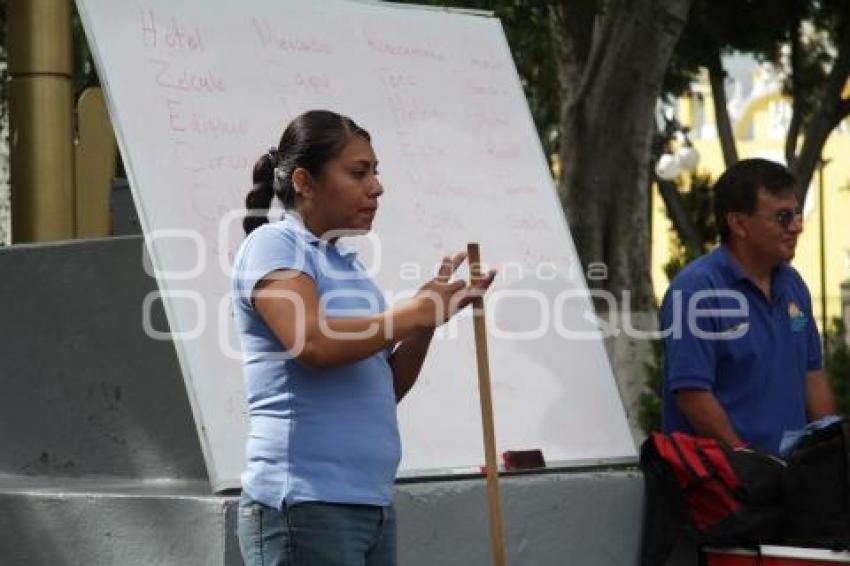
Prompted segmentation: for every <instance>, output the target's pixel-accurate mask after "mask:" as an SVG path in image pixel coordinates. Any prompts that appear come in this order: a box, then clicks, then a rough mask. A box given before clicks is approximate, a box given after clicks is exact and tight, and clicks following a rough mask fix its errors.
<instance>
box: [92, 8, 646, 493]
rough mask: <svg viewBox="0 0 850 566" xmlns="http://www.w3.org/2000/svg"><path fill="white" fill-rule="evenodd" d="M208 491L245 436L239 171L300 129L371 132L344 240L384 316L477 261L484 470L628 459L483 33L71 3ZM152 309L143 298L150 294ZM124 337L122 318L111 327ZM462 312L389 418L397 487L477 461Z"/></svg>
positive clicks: (530, 150) (384, 19) (569, 264)
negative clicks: (368, 168) (363, 223)
mask: <svg viewBox="0 0 850 566" xmlns="http://www.w3.org/2000/svg"><path fill="white" fill-rule="evenodd" d="M77 5H78V7H79V11H80V13H81V16H82V19H83V23H84V26H85V29H86V33H87V36H88V39H89V43H90V45H91V47H92V51H93V53H94V57H95V61H96V64H97V68H98V71H99V74H100V78H101V81H102V83H103V85H104V87H105V91H106V94H107V99H108V102H109V108H110V114H111V117H112V122H113V125H114V126H115V129H116V133H117V136H118V140H119V145H120V147H121V152H122V156H123V159H124V162H125V166H126V169H127V172H128V177H129V180H130V184H131V187H132V191H133V195H134V199H135V202H136V206H137V208H138V211H139V215H140V218H141V220H142V225H143V228H144V230H145V234H146V242H147V246H148V250H149V252H150V255H151V260H152V264H153V266H154V268H155V270H156V275H157V279H158V282H159V287H160V291H161V293H162V295H163V299H162V300H163V302H164V305H165V308H166V312H167V315H168V320H169V324H170V327H171V330H172V331H173V332H174V333H175V336H174V339H175V345H176V348H177V353H178V357H179V359H180V364H181V368H182V371H183V375H184V379H185V381H186V386H187V390H188V393H189V399H190V403H191V405H192V410H193V411H194V416H195V421H196V423H197V426H198V431H199V435H200V438H201V444H202V447H203V450H204V455H205V458H206V460H207V466H208V469H209V473H210V478H211V482H212V486H213V489H214V490H216V491H218V490H222V489H226V488H234V487H238V486H239V474H240V473H241V470H242V466H243V462H244V448H243V446H244V438H245V434H246V430H247V417H246V409H245V399H244V393H243V386H242V376H241V367H240V362H239V352H238V347H237V345H238V341H237V338H236V336H235V332H234V328H233V324H232V320H231V314H230V305H229V299H228V293H229V275H230V268H231V266H230V262H231V259H232V257H233V253H234V252H235V250H236V248H237V247H238V245H239V242H240V241H241V239H242V237H243V236H242V230H241V220H242V215H243V212H242V211H243V203H244V195H245V193H246V192H247V190H248V189H249V188H250V171H251V167H252V166H253V163H254V161H255V160H256V159H257V157H258V156H259V155H260V154H261V153H262V152H264V151H265V150H266V149H267V148H268V147H270V146H273V145H276V144H277V140H278V138H279V136H280V133H281V131H282V129H283V127H284V125H285V124H286V123H287V122H288V121H289V120H290V119H291V118H293V117H294V116H296V115H297V114H299V113H301V112H302V111H305V110H308V109H312V108H329V109H332V110H336V111H339V112H342V113H344V114H347V115H349V116H351V117H353V118H354V119H355V120H356V121H357V122H358V123H360V124H361V125H362V126H364V127H365V128H366V129H368V130H369V131H370V132H371V134H372V137H373V143H374V147H375V150H376V153H377V155H378V158H379V160H380V162H381V164H380V169H381V179H382V183H383V184H384V186H385V189H386V191H385V194H384V196H383V197H382V199H381V209H380V211H379V212H378V217H377V219H376V222H375V227H374V230H373V232H372V233H371V234H370V236H368V237H365V238H360V239H358V240H357V241H351V242H349V244H350V245H354V246H356V247H357V248H358V249H360V250H361V259H362V260H363V262H364V263H365V264H366V265H368V266H370V268H373V269H374V273H375V277H376V280H377V281H378V283H379V285H380V286H381V287H382V288H383V289H384V290H385V292H386V293H387V295H388V299H389V301H390V302H393V301H395V300H397V299H398V298H399V297H402V296H405V294H407V295H409V294H410V293H412V292H413V291H414V290H415V289H416V288H417V287H418V286H419V285H420V284H421V283H423V282H424V281H425V280H426V279H427V278H428V277H430V276H431V275H432V274H433V271H434V266H435V265H436V264H437V263H438V262H439V260H440V258H441V257H442V255H444V254H446V253H448V252H452V251H458V250H462V249H465V246H466V243H467V242H468V241H477V242H479V243H480V244H481V250H482V257H483V259H484V261H485V262H487V263H488V264H490V265H495V266H500V267H501V273H500V276H499V278H498V279H497V281H496V283H495V284H494V287H493V289H492V290H491V294H490V296H489V298H488V306H487V309H488V317H489V319H488V329H489V331H490V337H489V349H490V358H491V359H490V365H491V374H492V379H493V395H494V406H495V421H496V438H497V448H498V450H499V452H502V451H504V450H517V449H529V448H540V449H542V450H543V453H544V456H545V458H546V459H547V461H548V462H549V463H559V464H569V463H579V462H580V463H588V462H594V463H597V462H598V463H603V462H611V461H622V460H630V459H633V458H634V457H635V449H634V444H633V440H632V437H631V433H630V431H629V428H628V425H627V422H626V418H625V414H624V411H623V406H622V403H621V401H620V397H619V394H618V391H617V387H616V384H615V381H614V379H613V376H612V371H611V367H610V365H609V362H608V359H607V357H606V354H605V350H604V347H603V343H602V340H601V336H600V334H599V332H598V330H597V328H596V326H595V322H594V321H595V317H594V316H593V311H592V307H591V305H590V303H589V301H588V299H587V297H586V296H585V292H586V287H585V283H584V279H583V276H582V274H581V270H580V266H579V263H578V260H577V258H576V254H575V249H574V246H573V243H572V240H571V238H570V235H569V231H568V229H567V225H566V222H565V220H564V216H563V213H562V211H561V207H560V204H559V202H558V199H557V196H556V193H555V190H554V187H553V184H552V180H551V178H550V175H549V171H548V168H547V162H546V159H545V157H544V155H543V153H542V151H541V147H540V143H539V140H538V138H537V135H536V132H535V129H534V126H533V123H532V121H531V117H530V114H529V111H528V107H527V104H526V101H525V98H524V96H523V92H522V89H521V86H520V83H519V80H518V77H517V74H516V69H515V68H514V65H513V62H512V59H511V56H510V52H509V50H508V46H507V43H506V41H505V37H504V33H503V31H502V28H501V26H500V23H499V21H498V20H496V19H493V18H489V17H483V16H479V15H471V14H461V13H450V12H447V11H436V10H429V9H417V8H410V7H404V8H400V7H396V6H393V5H390V4H376V3H361V2H353V1H346V0H322V1H320V2H319V1H313V0H309V1H307V0H305V1H296V0H245V1H242V2H233V1H231V0H180V1H175V0H144V1H131V0H128V1H121V2H116V1H115V0H77ZM151 299H152V300H153V299H155V297H152V298H151ZM128 323H130V321H128ZM476 376H477V373H476V365H475V353H474V340H473V334H472V324H471V317H470V313H468V312H466V313H464V314H463V315H461V316H458V317H456V318H455V319H454V320H453V321H452V322H451V323H450V324H449V325H447V326H446V327H443V328H442V329H441V331H440V332H439V333H438V335H437V337H436V339H435V342H434V344H433V346H432V349H431V353H430V355H429V357H428V360H427V362H426V365H425V367H424V369H423V373H422V376H421V378H420V380H419V383H418V384H417V386H416V387H415V388H414V390H413V391H412V392H411V393H410V394H409V395H408V397H407V398H406V399H405V400H404V401H403V402H402V403H401V404H400V405H399V421H400V426H401V431H402V440H403V451H404V456H403V460H402V464H401V469H400V474H401V475H420V474H430V473H434V472H436V473H450V472H451V471H458V470H460V469H468V468H469V467H477V466H479V465H480V464H482V463H483V462H484V456H483V447H482V440H481V424H480V412H479V405H478V393H477V377H476Z"/></svg>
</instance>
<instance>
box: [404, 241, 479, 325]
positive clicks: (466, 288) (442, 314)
mask: <svg viewBox="0 0 850 566" xmlns="http://www.w3.org/2000/svg"><path fill="white" fill-rule="evenodd" d="M465 260H466V252H460V253H458V254H455V255H454V256H446V257H444V258H443V261H442V263H441V264H440V268H439V270H438V271H437V275H436V277H434V278H433V279H431V280H430V281H429V282H428V283H426V284H425V285H423V286H422V287H420V289H419V291H418V292H417V293H416V295H414V297H413V300H414V301H415V302H416V303H417V310H418V311H419V312H420V313H421V314H422V316H423V320H424V321H425V323H426V325H427V326H434V327H436V326H440V325H441V324H443V323H445V322H446V321H447V320H449V319H450V318H451V317H453V316H454V315H455V314H457V313H458V312H459V311H460V310H462V309H463V308H464V307H466V306H467V305H469V304H470V303H471V302H472V300H473V299H475V298H476V297H482V296H483V295H484V293H486V292H487V289H488V288H489V287H490V285H491V284H492V283H493V280H494V279H495V277H496V271H495V270H492V269H491V270H490V271H489V272H488V273H487V274H486V275H485V276H483V277H481V278H480V279H478V280H477V281H474V282H473V283H472V284H471V285H467V284H466V282H464V281H461V280H456V281H452V280H451V278H452V275H454V273H455V272H456V271H457V269H458V267H460V266H461V265H462V264H463V262H464V261H465Z"/></svg>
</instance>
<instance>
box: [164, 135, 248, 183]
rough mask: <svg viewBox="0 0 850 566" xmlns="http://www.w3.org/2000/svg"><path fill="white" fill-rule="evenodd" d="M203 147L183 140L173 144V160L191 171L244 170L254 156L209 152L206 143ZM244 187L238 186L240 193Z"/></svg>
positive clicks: (246, 169) (246, 170)
mask: <svg viewBox="0 0 850 566" xmlns="http://www.w3.org/2000/svg"><path fill="white" fill-rule="evenodd" d="M203 145H204V147H199V146H195V145H192V144H189V143H187V142H184V141H178V142H175V144H174V161H175V162H176V164H177V165H178V166H179V167H180V168H182V169H184V170H186V171H190V172H192V173H202V172H205V171H245V172H246V173H247V172H248V171H250V170H251V167H252V166H253V164H254V159H255V158H256V156H253V155H252V156H248V155H237V154H233V153H222V154H215V153H211V152H210V151H209V150H208V148H207V147H206V144H203ZM243 188H244V187H241V186H240V188H239V190H240V193H241V192H242V190H243Z"/></svg>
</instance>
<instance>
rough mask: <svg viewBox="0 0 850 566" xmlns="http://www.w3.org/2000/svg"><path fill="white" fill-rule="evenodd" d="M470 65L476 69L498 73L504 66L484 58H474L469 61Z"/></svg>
mask: <svg viewBox="0 0 850 566" xmlns="http://www.w3.org/2000/svg"><path fill="white" fill-rule="evenodd" d="M469 63H470V64H471V65H472V66H473V67H475V68H476V69H484V70H487V71H498V70H500V69H501V68H502V67H503V66H504V65H502V63H501V62H499V61H496V60H495V59H490V58H484V57H472V58H471V59H470V60H469Z"/></svg>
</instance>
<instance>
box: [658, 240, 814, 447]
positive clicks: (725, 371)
mask: <svg viewBox="0 0 850 566" xmlns="http://www.w3.org/2000/svg"><path fill="white" fill-rule="evenodd" d="M717 291H720V293H717ZM730 291H735V292H738V293H740V294H739V295H737V296H732V294H731V293H729V292H730ZM771 295H772V298H771V300H770V301H768V300H767V297H766V296H765V295H764V293H762V291H761V290H760V289H759V288H758V287H757V286H756V285H755V284H754V283H753V282H752V281H751V280H750V279H749V278H748V277H747V275H746V274H745V273H744V271H743V270H742V269H741V267H740V266H739V265H738V264H737V262H736V261H735V259H734V258H733V257H732V256H731V254H730V253H729V251H728V250H727V249H726V247H725V246H722V245H721V246H719V247H718V248H717V249H715V250H714V251H712V252H711V253H709V254H706V255H704V256H702V257H700V258H699V259H697V260H695V261H693V262H692V263H690V264H689V265H688V266H686V267H685V268H684V269H683V270H682V271H681V272H680V273H679V274H678V275H677V276H676V277H675V278H674V280H673V282H672V283H671V285H670V288H669V289H668V291H667V293H666V294H665V296H664V301H663V303H662V305H661V313H660V320H661V328H662V330H664V329H667V331H668V332H669V335H668V336H667V337H666V338H665V339H664V350H665V352H664V354H665V356H664V359H665V365H664V369H665V383H664V430H665V431H666V432H672V431H683V432H688V433H693V428H692V427H691V426H690V424H689V423H688V421H687V419H686V418H685V417H684V415H682V413H681V412H680V411H679V409H678V407H677V406H676V399H675V394H674V392H675V391H676V390H678V389H683V388H691V389H704V390H710V391H712V392H713V393H714V395H715V396H716V397H717V399H718V401H719V402H720V405H721V406H722V407H723V408H724V409H725V410H726V413H727V414H728V415H729V419H730V420H731V423H732V426H733V428H734V429H735V431H736V432H737V433H738V434H739V436H740V437H741V439H742V440H743V441H744V442H747V443H748V444H752V445H754V446H756V447H758V448H760V449H762V450H765V451H767V452H770V453H772V454H778V453H779V444H780V442H781V440H782V433H783V432H784V431H786V430H796V429H800V428H803V427H804V426H805V425H806V381H805V380H806V372H808V371H809V370H813V369H820V367H821V345H820V336H819V335H818V330H817V327H816V326H815V323H814V317H813V316H812V304H811V297H810V295H809V291H808V289H806V285H805V283H803V280H802V279H801V278H800V275H799V274H798V273H797V271H796V270H795V269H794V268H793V267H791V266H790V265H788V264H781V265H779V266H778V267H777V268H776V269H775V271H774V273H773V280H772V287H771ZM689 305H690V306H691V309H690V312H691V313H692V314H697V315H698V316H695V317H694V319H693V323H692V324H689V321H688V312H689V308H688V307H689ZM693 307H696V308H697V309H700V310H699V311H694V310H693ZM710 310H713V311H714V312H710ZM677 321H678V322H679V324H678V325H677ZM677 330H678V332H677Z"/></svg>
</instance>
